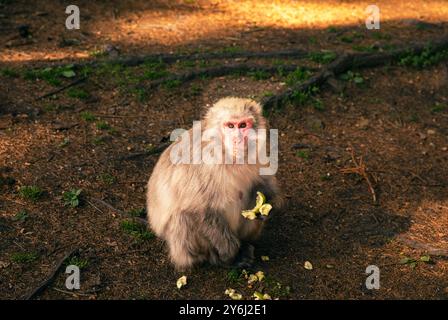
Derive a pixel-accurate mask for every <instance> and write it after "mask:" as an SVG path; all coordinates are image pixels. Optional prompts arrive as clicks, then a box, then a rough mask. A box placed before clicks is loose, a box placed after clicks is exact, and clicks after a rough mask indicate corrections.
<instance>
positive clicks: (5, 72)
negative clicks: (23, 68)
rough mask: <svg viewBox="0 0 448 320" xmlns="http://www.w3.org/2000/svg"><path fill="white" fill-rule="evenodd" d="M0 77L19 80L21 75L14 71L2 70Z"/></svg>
mask: <svg viewBox="0 0 448 320" xmlns="http://www.w3.org/2000/svg"><path fill="white" fill-rule="evenodd" d="M0 75H2V76H4V77H8V78H17V77H18V76H19V74H18V73H17V72H16V71H14V70H12V69H2V70H0Z"/></svg>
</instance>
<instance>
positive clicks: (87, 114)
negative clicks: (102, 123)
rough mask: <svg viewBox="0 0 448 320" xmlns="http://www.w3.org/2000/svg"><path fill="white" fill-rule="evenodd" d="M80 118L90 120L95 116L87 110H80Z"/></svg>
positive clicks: (94, 118)
mask: <svg viewBox="0 0 448 320" xmlns="http://www.w3.org/2000/svg"><path fill="white" fill-rule="evenodd" d="M81 118H82V119H83V120H84V121H88V122H92V121H95V120H96V117H95V116H94V115H93V114H92V113H91V112H89V111H83V112H81Z"/></svg>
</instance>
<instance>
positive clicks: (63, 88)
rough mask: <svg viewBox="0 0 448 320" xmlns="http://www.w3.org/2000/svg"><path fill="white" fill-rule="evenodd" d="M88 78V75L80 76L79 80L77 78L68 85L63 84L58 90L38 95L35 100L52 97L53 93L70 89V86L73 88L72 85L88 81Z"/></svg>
mask: <svg viewBox="0 0 448 320" xmlns="http://www.w3.org/2000/svg"><path fill="white" fill-rule="evenodd" d="M86 79H87V78H86V77H82V78H79V79H77V80H75V81H72V82H70V83H69V84H67V85H65V86H63V87H61V88H59V89H56V90H54V91H51V92H49V93H46V94H44V95H43V96H40V97H37V98H36V100H35V101H38V100H42V99H45V98H48V97H51V96H52V95H55V94H58V93H59V92H62V91H64V90H66V89H68V88H71V87H73V86H76V85H78V84H80V83H82V82H84V81H86Z"/></svg>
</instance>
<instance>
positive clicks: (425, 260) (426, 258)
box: [420, 256, 431, 262]
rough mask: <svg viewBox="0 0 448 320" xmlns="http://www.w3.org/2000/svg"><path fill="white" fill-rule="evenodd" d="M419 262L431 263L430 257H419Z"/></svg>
mask: <svg viewBox="0 0 448 320" xmlns="http://www.w3.org/2000/svg"><path fill="white" fill-rule="evenodd" d="M420 261H423V262H429V261H431V257H430V256H421V257H420Z"/></svg>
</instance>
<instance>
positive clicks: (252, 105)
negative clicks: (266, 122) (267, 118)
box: [247, 101, 263, 114]
mask: <svg viewBox="0 0 448 320" xmlns="http://www.w3.org/2000/svg"><path fill="white" fill-rule="evenodd" d="M247 110H249V112H251V113H255V114H262V113H263V108H262V107H261V105H260V104H259V103H258V102H255V101H251V102H249V104H248V106H247Z"/></svg>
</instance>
